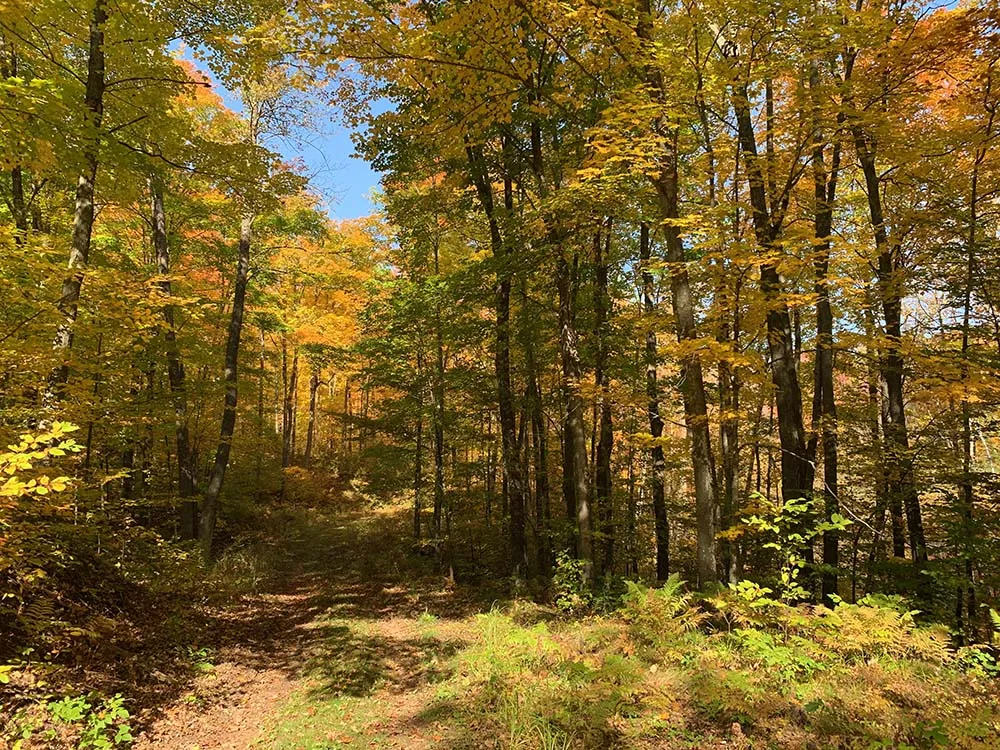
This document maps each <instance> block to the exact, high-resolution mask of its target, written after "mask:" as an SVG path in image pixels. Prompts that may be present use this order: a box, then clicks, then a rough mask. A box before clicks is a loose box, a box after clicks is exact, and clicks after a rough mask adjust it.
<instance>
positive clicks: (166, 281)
mask: <svg viewBox="0 0 1000 750" xmlns="http://www.w3.org/2000/svg"><path fill="white" fill-rule="evenodd" d="M150 194H151V198H152V214H153V215H152V219H153V221H152V226H153V248H154V250H155V252H156V272H157V274H159V276H160V280H159V281H158V283H157V286H159V289H160V292H161V293H162V294H163V297H164V305H163V309H162V311H161V314H162V316H163V322H164V324H165V325H164V333H163V337H164V340H165V341H166V349H167V378H168V381H169V383H170V396H171V399H172V400H173V406H174V440H175V444H176V449H177V494H178V495H179V496H180V499H181V528H180V535H181V538H182V539H194V538H195V537H196V536H197V532H198V527H197V519H198V501H197V500H195V499H194V494H195V482H194V466H193V462H192V460H191V443H190V438H189V435H188V417H187V391H186V386H187V384H186V382H185V374H184V361H183V360H182V359H181V355H180V350H179V348H178V346H177V327H176V321H175V318H174V306H173V303H171V302H170V299H171V295H172V293H173V290H172V287H171V282H170V242H169V237H168V236H167V217H166V212H165V211H164V206H163V183H162V182H161V181H160V179H159V178H158V177H156V176H154V177H153V178H152V179H151V181H150Z"/></svg>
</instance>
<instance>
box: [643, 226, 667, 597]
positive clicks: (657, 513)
mask: <svg viewBox="0 0 1000 750" xmlns="http://www.w3.org/2000/svg"><path fill="white" fill-rule="evenodd" d="M651 255H652V243H651V241H650V237H649V226H648V225H647V224H643V225H642V226H641V227H640V229H639V266H640V268H641V269H642V307H643V312H644V313H645V314H646V318H647V320H648V321H649V322H648V325H649V330H648V331H647V332H646V346H645V364H646V413H647V416H648V419H649V433H650V435H651V436H652V438H653V446H652V448H650V451H649V460H650V483H649V484H650V493H651V495H652V504H653V527H654V532H655V535H656V580H657V581H661V582H662V581H665V580H667V578H668V577H669V576H670V521H669V519H668V517H667V503H666V497H665V494H664V490H663V474H664V471H665V470H666V463H665V461H664V458H663V446H662V445H661V444H660V443H659V440H660V438H661V437H663V418H662V417H661V416H660V389H659V386H658V383H657V375H656V366H657V362H658V357H657V353H656V331H655V329H654V328H653V325H652V316H653V313H655V312H656V303H655V301H654V300H653V274H652V273H650V271H649V261H650V257H651Z"/></svg>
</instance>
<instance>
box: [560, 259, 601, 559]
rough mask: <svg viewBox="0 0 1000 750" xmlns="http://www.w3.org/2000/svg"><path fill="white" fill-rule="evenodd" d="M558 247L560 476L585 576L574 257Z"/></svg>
mask: <svg viewBox="0 0 1000 750" xmlns="http://www.w3.org/2000/svg"><path fill="white" fill-rule="evenodd" d="M565 252H566V251H565V248H562V247H560V248H559V249H558V256H557V258H556V285H557V287H558V290H559V352H560V355H561V359H562V373H563V404H564V406H565V411H564V414H563V417H564V422H563V424H564V430H565V434H566V451H565V453H564V458H565V463H564V465H563V474H564V477H568V478H569V483H571V484H572V487H573V497H574V500H575V504H576V518H575V519H574V520H575V522H576V531H577V540H576V542H577V557H578V558H579V559H580V560H583V561H584V563H585V565H586V569H587V576H588V578H589V577H590V576H591V575H592V574H593V569H592V566H593V561H594V546H593V544H594V543H593V530H592V528H591V517H590V487H589V486H588V482H587V433H586V430H585V428H584V424H583V410H584V403H583V397H582V396H581V394H580V377H581V368H580V342H579V334H578V333H577V330H576V284H577V282H576V276H577V273H576V270H577V264H578V259H577V257H576V254H575V253H574V255H573V262H572V264H570V262H569V261H568V260H567V259H566V255H565Z"/></svg>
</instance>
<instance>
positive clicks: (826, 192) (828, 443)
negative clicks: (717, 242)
mask: <svg viewBox="0 0 1000 750" xmlns="http://www.w3.org/2000/svg"><path fill="white" fill-rule="evenodd" d="M817 83H818V74H817V72H816V70H815V69H814V70H813V72H812V75H811V78H810V86H811V87H814V86H815V85H816V84H817ZM814 120H815V122H814V128H815V133H814V136H813V138H814V141H813V155H812V161H813V193H814V198H815V203H816V205H815V221H814V235H815V237H816V243H817V244H816V260H815V273H816V284H815V291H816V361H815V385H814V394H815V395H814V403H815V405H816V406H817V407H818V409H815V410H814V416H815V418H816V420H815V421H818V423H819V427H820V431H821V432H822V443H823V498H824V505H823V512H824V514H825V516H826V518H827V519H829V518H831V517H832V516H833V515H834V514H835V513H839V512H840V499H839V494H838V492H839V491H838V486H837V477H838V472H837V458H838V456H837V403H836V401H835V398H834V395H835V394H834V381H833V345H834V339H833V310H832V308H831V307H830V279H829V272H830V235H831V231H832V228H833V206H834V201H835V199H836V195H837V179H838V177H839V175H840V143H839V141H838V142H837V143H835V144H834V146H833V153H832V156H831V159H830V168H829V172H828V171H827V167H826V163H825V150H826V143H825V142H824V140H823V134H822V132H821V130H820V124H819V117H818V116H817V115H814ZM839 538H840V535H839V532H838V531H836V530H828V531H825V532H823V575H822V601H823V602H824V603H832V602H833V599H832V597H833V596H834V595H837V594H838V589H837V567H838V566H839V565H840V547H839Z"/></svg>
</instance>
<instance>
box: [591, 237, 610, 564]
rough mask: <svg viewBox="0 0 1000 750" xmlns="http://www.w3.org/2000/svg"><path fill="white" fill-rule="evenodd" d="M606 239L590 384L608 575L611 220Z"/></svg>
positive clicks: (600, 255) (600, 254) (597, 250)
mask: <svg viewBox="0 0 1000 750" xmlns="http://www.w3.org/2000/svg"><path fill="white" fill-rule="evenodd" d="M605 227H606V237H605V240H604V246H603V247H602V243H601V236H600V234H599V233H598V235H597V237H596V239H595V241H594V256H595V257H594V332H595V334H596V339H597V359H596V362H595V364H594V382H595V385H596V386H597V397H598V401H599V409H598V411H599V420H598V421H599V425H598V427H597V435H598V437H597V450H596V457H595V461H594V465H595V466H594V504H595V506H596V507H597V513H598V517H599V520H600V532H601V541H602V555H601V558H600V564H601V570H602V572H604V573H610V572H611V571H612V570H613V569H614V559H615V528H614V507H613V505H612V502H613V498H612V474H611V456H612V452H613V451H614V425H613V423H612V414H611V379H610V377H609V376H608V371H607V366H608V356H609V345H608V339H609V336H610V331H609V330H608V329H609V322H608V317H609V314H610V311H611V298H610V296H609V295H608V256H609V255H610V250H611V230H612V221H611V219H610V218H609V219H608V220H607V222H606V224H605Z"/></svg>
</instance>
